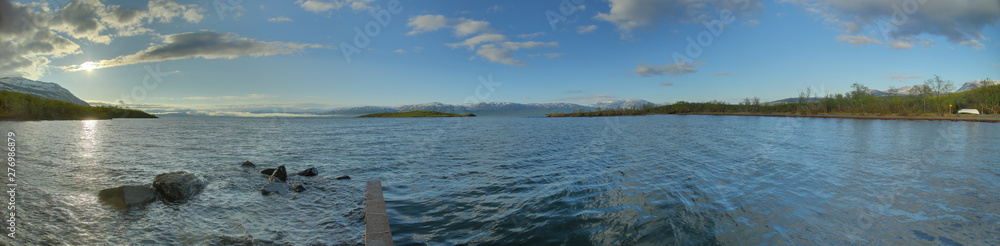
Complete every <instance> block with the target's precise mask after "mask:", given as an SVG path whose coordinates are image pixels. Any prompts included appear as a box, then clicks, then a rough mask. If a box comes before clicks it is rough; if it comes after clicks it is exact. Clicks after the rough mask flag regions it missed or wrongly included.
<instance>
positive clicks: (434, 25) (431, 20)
mask: <svg viewBox="0 0 1000 246" xmlns="http://www.w3.org/2000/svg"><path fill="white" fill-rule="evenodd" d="M406 26H410V27H413V31H410V32H408V33H406V35H417V34H420V33H424V32H431V31H437V30H438V29H441V28H443V27H448V20H447V19H446V18H444V16H443V15H421V16H416V17H412V18H410V21H409V22H408V23H406Z"/></svg>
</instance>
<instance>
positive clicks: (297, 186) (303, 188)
mask: <svg viewBox="0 0 1000 246" xmlns="http://www.w3.org/2000/svg"><path fill="white" fill-rule="evenodd" d="M292 187H294V189H295V192H303V191H306V186H304V185H302V183H295V184H292Z"/></svg>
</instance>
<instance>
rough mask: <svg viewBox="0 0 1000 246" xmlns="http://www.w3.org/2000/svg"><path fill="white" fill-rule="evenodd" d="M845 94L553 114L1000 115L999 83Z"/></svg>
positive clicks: (927, 84)
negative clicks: (968, 110) (961, 111)
mask: <svg viewBox="0 0 1000 246" xmlns="http://www.w3.org/2000/svg"><path fill="white" fill-rule="evenodd" d="M851 89H852V90H851V91H848V92H846V93H842V94H841V93H837V94H827V95H824V96H823V97H818V95H816V94H817V93H815V92H813V91H812V89H811V88H807V89H806V90H805V91H803V92H801V93H800V94H799V97H798V98H797V100H795V101H793V102H772V103H761V102H760V98H756V97H754V98H745V99H744V100H743V101H742V102H739V103H736V104H731V103H727V102H722V101H710V102H685V101H679V102H676V103H674V104H671V105H665V106H658V107H657V106H654V105H652V104H649V105H643V106H641V107H632V108H622V109H601V108H598V109H596V110H592V111H575V112H571V113H556V114H549V115H548V116H549V117H589V116H620V115H646V114H685V113H746V114H803V115H807V114H852V115H900V116H912V115H928V114H933V115H939V116H943V115H945V114H954V113H956V112H957V111H958V110H959V109H963V108H975V109H978V110H979V111H980V112H981V113H984V114H1000V85H998V84H997V83H996V81H993V80H990V79H986V80H984V82H983V85H982V86H980V87H979V88H975V89H972V90H968V91H963V92H958V93H952V91H954V90H955V84H954V83H953V82H951V81H947V80H943V79H941V77H940V76H934V78H932V79H928V80H926V81H924V84H922V85H917V86H914V87H913V88H912V89H911V91H909V92H910V93H907V94H903V92H902V91H900V90H899V89H898V88H890V89H889V91H888V92H887V94H886V95H874V94H873V93H872V90H870V89H869V88H868V87H867V86H865V85H863V84H860V83H855V84H853V85H851Z"/></svg>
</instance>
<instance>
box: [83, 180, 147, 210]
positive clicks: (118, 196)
mask: <svg viewBox="0 0 1000 246" xmlns="http://www.w3.org/2000/svg"><path fill="white" fill-rule="evenodd" d="M97 198H98V199H100V200H101V201H103V202H104V203H107V204H108V205H111V206H112V207H116V208H127V207H132V206H140V205H146V204H149V203H152V202H155V201H156V190H154V189H153V187H151V186H150V185H148V184H147V185H126V186H119V187H115V188H110V189H104V190H101V191H100V192H98V193H97Z"/></svg>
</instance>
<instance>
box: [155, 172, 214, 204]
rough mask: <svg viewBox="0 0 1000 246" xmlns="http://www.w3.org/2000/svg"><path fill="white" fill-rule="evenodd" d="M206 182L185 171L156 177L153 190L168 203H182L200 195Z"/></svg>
mask: <svg viewBox="0 0 1000 246" xmlns="http://www.w3.org/2000/svg"><path fill="white" fill-rule="evenodd" d="M207 184H208V182H206V181H205V180H204V179H202V178H201V177H198V176H197V175H195V174H193V173H189V172H185V171H179V172H172V173H164V174H160V175H156V178H154V179H153V188H154V189H156V192H158V193H159V194H160V196H161V197H163V200H165V201H168V202H184V201H187V200H188V199H190V198H191V197H193V196H194V195H197V194H198V193H201V190H203V189H205V185H207Z"/></svg>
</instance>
